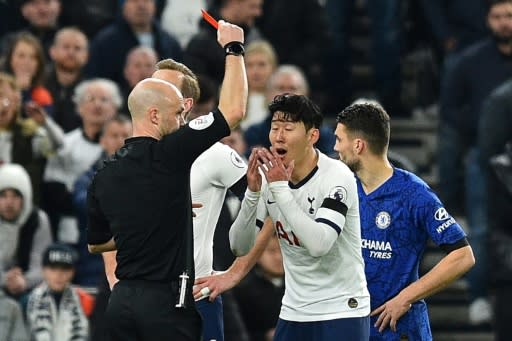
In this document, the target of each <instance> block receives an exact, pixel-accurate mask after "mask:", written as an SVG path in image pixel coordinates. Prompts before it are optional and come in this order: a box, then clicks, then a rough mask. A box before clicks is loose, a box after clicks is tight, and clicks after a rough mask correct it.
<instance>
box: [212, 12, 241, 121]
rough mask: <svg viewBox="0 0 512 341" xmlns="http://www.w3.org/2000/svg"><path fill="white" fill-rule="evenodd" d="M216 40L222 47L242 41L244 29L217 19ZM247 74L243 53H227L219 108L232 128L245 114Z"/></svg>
mask: <svg viewBox="0 0 512 341" xmlns="http://www.w3.org/2000/svg"><path fill="white" fill-rule="evenodd" d="M217 41H218V42H219V44H220V46H221V47H222V48H224V46H226V45H227V44H228V43H231V42H240V43H242V44H243V42H244V31H243V30H242V29H241V28H240V27H238V26H236V25H233V24H230V23H227V22H225V21H223V20H219V29H218V30H217ZM247 89H248V86H247V75H246V72H245V63H244V57H243V55H239V56H236V55H230V54H229V55H227V56H226V69H225V72H224V80H223V81H222V87H221V90H220V96H219V109H220V111H221V112H222V113H223V115H224V117H225V119H226V122H227V123H228V125H229V127H230V128H231V129H233V128H234V127H236V126H237V125H238V123H240V121H241V120H242V119H243V117H244V115H245V110H246V106H247V94H248V90H247Z"/></svg>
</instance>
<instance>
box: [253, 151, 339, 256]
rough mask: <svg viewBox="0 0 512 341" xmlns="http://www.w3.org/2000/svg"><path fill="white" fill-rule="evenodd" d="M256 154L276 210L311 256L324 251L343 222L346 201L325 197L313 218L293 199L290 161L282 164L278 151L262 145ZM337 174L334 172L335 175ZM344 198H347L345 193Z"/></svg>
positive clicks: (332, 242) (327, 249) (331, 244)
mask: <svg viewBox="0 0 512 341" xmlns="http://www.w3.org/2000/svg"><path fill="white" fill-rule="evenodd" d="M258 157H259V159H260V160H261V162H262V167H261V169H262V172H263V173H264V174H265V177H266V178H267V181H268V182H269V189H270V191H271V192H272V195H273V196H274V199H275V200H276V202H277V205H279V210H280V211H281V213H282V214H283V216H284V217H285V219H286V221H287V222H288V224H290V226H291V228H292V230H293V232H294V233H295V235H296V236H297V237H298V238H299V240H300V242H301V244H302V245H303V246H304V247H305V248H306V249H307V250H308V252H309V254H310V255H311V256H313V257H321V256H323V255H325V254H326V253H327V252H329V250H330V249H331V248H332V246H333V245H334V242H335V241H336V240H337V239H338V236H339V234H340V233H341V230H342V229H343V226H344V225H345V215H346V213H347V204H346V202H343V201H341V200H335V199H333V198H325V199H324V201H323V203H322V207H321V208H320V209H319V210H318V211H317V214H316V216H315V219H312V218H311V217H310V216H309V215H308V214H306V213H305V212H304V211H303V210H302V209H301V207H300V206H299V204H298V203H297V202H296V201H295V198H294V196H293V193H292V190H291V188H290V186H288V179H289V177H290V174H291V172H292V170H293V165H291V166H288V168H287V167H285V166H284V165H283V163H282V161H281V159H280V158H279V157H278V155H273V154H272V153H270V152H269V151H267V150H264V149H263V148H262V149H260V152H259V153H258ZM290 168H291V169H290ZM337 175H338V174H333V176H334V177H336V176H337ZM344 200H347V198H346V196H345V198H344Z"/></svg>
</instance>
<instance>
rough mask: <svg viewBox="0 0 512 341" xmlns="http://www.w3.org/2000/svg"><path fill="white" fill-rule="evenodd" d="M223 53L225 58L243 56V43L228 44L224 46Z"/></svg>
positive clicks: (233, 42)
mask: <svg viewBox="0 0 512 341" xmlns="http://www.w3.org/2000/svg"><path fill="white" fill-rule="evenodd" d="M224 52H225V53H226V56H227V55H232V56H243V55H244V54H245V49H244V43H242V42H239V41H232V42H229V43H227V44H226V45H225V46H224Z"/></svg>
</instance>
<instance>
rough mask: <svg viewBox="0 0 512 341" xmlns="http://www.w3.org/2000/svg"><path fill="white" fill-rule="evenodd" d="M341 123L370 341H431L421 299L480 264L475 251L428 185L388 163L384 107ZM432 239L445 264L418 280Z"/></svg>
mask: <svg viewBox="0 0 512 341" xmlns="http://www.w3.org/2000/svg"><path fill="white" fill-rule="evenodd" d="M337 122H338V124H337V127H336V131H335V135H336V145H335V148H334V149H335V150H336V151H337V152H338V153H339V156H340V159H341V161H343V162H344V163H345V164H347V165H348V166H349V168H350V169H352V171H353V172H354V173H355V174H356V176H357V187H358V195H359V205H360V216H361V238H362V251H363V257H364V261H365V274H366V280H367V283H368V290H369V291H370V297H371V309H372V312H371V323H370V340H372V341H376V340H386V341H388V340H397V341H398V340H403V339H404V338H405V339H407V340H409V341H412V340H414V341H416V340H422V341H423V340H432V333H431V331H430V325H429V321H428V311H427V306H426V304H425V301H424V300H423V299H424V298H425V297H428V296H430V295H432V294H433V293H435V292H437V291H439V290H441V289H443V288H445V287H446V286H448V285H449V284H450V283H451V282H453V281H454V280H456V279H457V278H458V277H460V276H462V275H463V274H464V273H466V272H467V271H468V270H469V269H470V268H471V267H472V266H473V265H474V264H475V259H474V256H473V252H472V250H471V246H470V245H469V244H468V241H467V239H466V235H465V233H464V231H463V230H462V228H461V227H460V226H459V224H458V223H457V222H456V221H455V219H454V218H453V217H452V216H451V215H450V214H448V212H447V211H446V210H445V208H444V207H443V204H442V203H441V202H440V201H439V199H438V198H437V196H436V195H435V194H434V193H433V192H432V190H431V189H430V188H429V187H428V185H427V184H426V183H425V182H423V181H422V180H421V179H420V178H419V177H417V176H416V175H414V174H412V173H410V172H407V171H405V170H403V169H400V168H395V167H393V166H392V165H391V164H390V163H389V161H388V158H387V151H388V145H389V134H390V124H389V116H388V114H387V113H386V111H385V110H384V109H383V108H382V107H381V106H380V105H374V104H354V105H351V106H349V107H347V108H345V109H344V110H343V111H342V112H341V113H339V114H338V117H337ZM429 238H431V239H432V240H433V242H434V243H435V244H436V245H438V246H439V247H440V248H441V249H443V250H444V251H445V252H446V256H444V258H443V259H441V260H440V261H439V263H437V264H436V266H434V268H432V269H431V270H430V271H429V272H428V273H426V274H425V275H423V276H422V277H421V278H419V275H418V268H419V264H420V261H421V257H422V255H423V252H424V251H425V248H426V246H427V241H428V239H429Z"/></svg>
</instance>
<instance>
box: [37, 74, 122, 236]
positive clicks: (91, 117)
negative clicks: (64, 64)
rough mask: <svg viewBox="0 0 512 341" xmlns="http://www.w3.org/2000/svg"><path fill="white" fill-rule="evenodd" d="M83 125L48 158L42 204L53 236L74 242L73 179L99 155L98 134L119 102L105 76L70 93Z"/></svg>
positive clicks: (90, 81) (114, 111)
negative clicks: (50, 224) (72, 93)
mask: <svg viewBox="0 0 512 341" xmlns="http://www.w3.org/2000/svg"><path fill="white" fill-rule="evenodd" d="M73 99H74V101H75V104H76V106H77V111H78V113H79V114H80V117H81V118H82V126H81V127H79V128H76V129H74V130H72V131H70V132H68V133H67V134H66V135H65V137H64V145H63V147H62V148H60V149H59V150H58V152H57V153H56V154H55V155H53V156H52V157H50V158H49V159H48V163H47V165H46V169H45V172H44V181H45V185H44V193H43V195H44V201H43V203H44V205H45V207H44V208H45V210H46V212H47V213H48V215H49V216H50V220H51V222H52V227H53V228H54V231H53V233H54V237H55V238H56V239H57V240H58V241H61V242H67V243H71V244H75V243H76V242H77V241H78V236H79V233H78V232H79V231H78V225H77V220H76V218H75V217H74V213H73V208H72V204H71V203H72V201H71V193H72V191H73V184H74V183H75V181H76V179H77V178H78V177H79V176H80V175H82V174H83V173H84V172H85V171H86V170H88V169H89V168H90V167H91V166H92V165H93V164H94V162H96V160H97V159H98V158H99V157H100V155H101V153H102V148H101V146H100V144H99V143H98V142H99V140H98V139H99V134H100V132H101V129H102V128H103V125H104V124H105V122H106V121H108V120H109V119H111V118H112V117H113V116H114V115H115V114H116V113H117V111H118V110H119V108H120V107H121V104H122V97H121V93H120V91H119V88H118V86H117V85H116V84H115V83H114V82H112V81H110V80H108V79H101V78H100V79H91V80H86V81H83V82H81V83H80V84H79V85H78V86H77V87H76V88H75V94H74V96H73Z"/></svg>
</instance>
